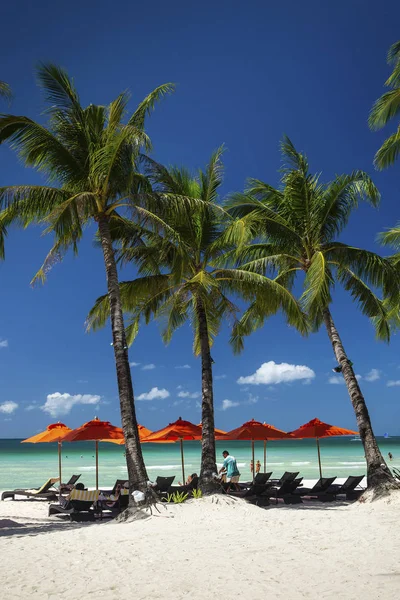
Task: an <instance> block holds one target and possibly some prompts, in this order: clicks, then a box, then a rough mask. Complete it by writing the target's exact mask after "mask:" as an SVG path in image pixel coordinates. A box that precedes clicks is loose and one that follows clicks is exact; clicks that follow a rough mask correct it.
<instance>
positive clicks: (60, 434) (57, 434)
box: [21, 422, 72, 489]
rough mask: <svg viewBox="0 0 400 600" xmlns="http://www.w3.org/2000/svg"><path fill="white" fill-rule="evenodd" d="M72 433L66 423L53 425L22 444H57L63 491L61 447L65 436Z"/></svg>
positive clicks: (59, 473) (59, 474)
mask: <svg viewBox="0 0 400 600" xmlns="http://www.w3.org/2000/svg"><path fill="white" fill-rule="evenodd" d="M70 431H72V430H71V429H70V428H69V427H67V426H66V425H64V423H60V422H58V423H52V424H51V425H48V426H47V427H46V429H45V430H44V431H41V432H40V433H37V434H36V435H33V436H32V437H30V438H27V439H26V440H22V442H21V443H22V444H41V443H45V442H46V443H50V442H57V446H58V476H59V478H60V489H61V482H62V479H61V447H62V440H63V438H64V437H65V435H66V434H67V433H68V432H70Z"/></svg>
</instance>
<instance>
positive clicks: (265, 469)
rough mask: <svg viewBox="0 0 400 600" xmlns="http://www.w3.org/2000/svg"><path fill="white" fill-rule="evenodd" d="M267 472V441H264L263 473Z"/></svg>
mask: <svg viewBox="0 0 400 600" xmlns="http://www.w3.org/2000/svg"><path fill="white" fill-rule="evenodd" d="M266 472H267V440H264V473H266Z"/></svg>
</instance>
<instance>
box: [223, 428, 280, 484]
mask: <svg viewBox="0 0 400 600" xmlns="http://www.w3.org/2000/svg"><path fill="white" fill-rule="evenodd" d="M290 437H291V436H290V435H289V434H288V433H286V432H285V431H282V430H281V429H277V428H276V427H274V426H273V425H269V424H268V423H260V422H259V421H255V420H254V419H252V420H251V421H247V422H246V423H243V425H241V426H240V427H237V428H236V429H232V431H228V433H227V434H226V435H225V436H223V437H221V438H219V439H223V440H251V453H252V458H253V474H254V472H255V468H254V466H255V462H254V442H255V441H263V442H264V472H265V471H266V468H267V440H283V439H287V438H290Z"/></svg>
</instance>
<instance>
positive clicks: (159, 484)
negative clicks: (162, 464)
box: [154, 476, 175, 493]
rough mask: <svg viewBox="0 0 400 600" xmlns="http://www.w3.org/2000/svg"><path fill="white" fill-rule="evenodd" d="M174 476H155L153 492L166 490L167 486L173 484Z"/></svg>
mask: <svg viewBox="0 0 400 600" xmlns="http://www.w3.org/2000/svg"><path fill="white" fill-rule="evenodd" d="M174 479H175V476H173V477H157V479H156V485H155V486H154V491H155V492H157V493H158V492H168V490H169V488H170V487H171V485H172V484H173V482H174Z"/></svg>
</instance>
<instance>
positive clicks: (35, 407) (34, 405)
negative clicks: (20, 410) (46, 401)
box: [25, 404, 40, 410]
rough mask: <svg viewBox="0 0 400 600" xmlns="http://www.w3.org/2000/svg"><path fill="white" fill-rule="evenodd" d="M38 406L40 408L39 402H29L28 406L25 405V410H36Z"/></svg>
mask: <svg viewBox="0 0 400 600" xmlns="http://www.w3.org/2000/svg"><path fill="white" fill-rule="evenodd" d="M37 408H40V406H38V405H37V404H28V406H25V410H36V409H37Z"/></svg>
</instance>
